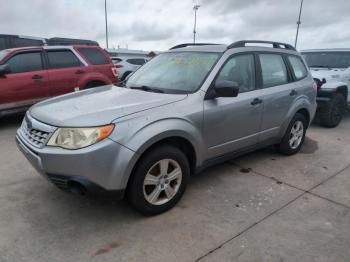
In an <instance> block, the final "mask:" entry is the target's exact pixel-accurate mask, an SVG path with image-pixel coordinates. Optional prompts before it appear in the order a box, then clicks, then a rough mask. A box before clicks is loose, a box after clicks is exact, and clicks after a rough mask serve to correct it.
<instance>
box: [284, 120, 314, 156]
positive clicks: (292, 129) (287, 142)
mask: <svg viewBox="0 0 350 262" xmlns="http://www.w3.org/2000/svg"><path fill="white" fill-rule="evenodd" d="M307 124H308V123H307V121H306V119H305V117H304V116H303V115H302V114H300V113H296V114H295V116H294V117H293V119H292V121H291V122H290V123H289V126H288V128H287V130H286V133H285V134H284V136H283V138H282V141H281V143H280V144H279V145H278V151H279V152H280V153H281V154H283V155H294V154H296V153H298V152H299V150H300V148H301V146H302V145H303V143H304V140H305V133H306V129H307ZM298 125H302V130H301V129H298ZM296 134H298V135H296ZM296 137H298V139H296ZM292 139H295V140H294V142H292Z"/></svg>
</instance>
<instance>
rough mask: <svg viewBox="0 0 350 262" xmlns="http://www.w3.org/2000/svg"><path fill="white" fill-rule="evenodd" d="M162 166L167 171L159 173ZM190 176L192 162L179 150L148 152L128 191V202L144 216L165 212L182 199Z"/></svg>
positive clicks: (137, 166) (157, 149) (137, 168)
mask: <svg viewBox="0 0 350 262" xmlns="http://www.w3.org/2000/svg"><path fill="white" fill-rule="evenodd" d="M161 165H162V166H163V167H164V168H163V169H164V170H167V171H166V172H161V171H160V170H161ZM166 166H167V168H165V167H166ZM172 171H174V172H172ZM179 172H181V175H180V174H179ZM171 174H172V178H173V180H171V178H170V175H171ZM175 174H177V176H176V178H174V177H175ZM166 175H167V176H166ZM189 176H190V166H189V162H188V159H187V157H186V155H185V154H184V153H183V152H182V151H181V150H180V149H178V148H176V147H174V146H170V145H163V146H159V147H156V148H154V149H152V150H151V151H149V152H147V153H146V155H144V156H143V157H142V158H141V159H140V161H139V162H138V164H137V165H136V168H135V170H134V172H133V174H132V177H131V179H130V181H129V184H128V188H127V197H128V200H129V202H130V203H131V205H132V206H133V207H134V208H135V209H136V210H138V211H139V212H141V213H142V214H144V215H157V214H160V213H163V212H165V211H167V210H169V209H171V208H172V207H173V206H175V205H176V203H177V202H178V201H179V200H180V199H181V197H182V195H183V194H184V192H185V190H186V186H187V183H188V179H189ZM146 177H147V181H148V182H146Z"/></svg>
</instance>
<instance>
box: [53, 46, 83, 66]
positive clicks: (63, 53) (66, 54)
mask: <svg viewBox="0 0 350 262" xmlns="http://www.w3.org/2000/svg"><path fill="white" fill-rule="evenodd" d="M47 56H48V59H49V66H50V68H51V69H55V68H66V67H76V66H81V65H82V63H81V62H80V61H79V59H78V58H77V57H76V56H75V54H73V52H72V51H70V50H55V51H47Z"/></svg>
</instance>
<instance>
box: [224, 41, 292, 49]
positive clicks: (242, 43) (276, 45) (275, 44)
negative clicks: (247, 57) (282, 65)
mask: <svg viewBox="0 0 350 262" xmlns="http://www.w3.org/2000/svg"><path fill="white" fill-rule="evenodd" d="M255 43H256V44H271V45H272V47H273V48H284V49H288V50H293V51H296V49H295V47H294V46H292V45H290V44H286V43H280V42H274V41H261V40H242V41H238V42H234V43H232V44H230V45H229V46H228V47H227V49H231V48H237V47H245V46H246V44H255Z"/></svg>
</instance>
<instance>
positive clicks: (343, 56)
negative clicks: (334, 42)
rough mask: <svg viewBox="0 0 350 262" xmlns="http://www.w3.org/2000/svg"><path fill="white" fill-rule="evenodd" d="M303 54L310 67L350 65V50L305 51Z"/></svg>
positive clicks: (342, 66)
mask: <svg viewBox="0 0 350 262" xmlns="http://www.w3.org/2000/svg"><path fill="white" fill-rule="evenodd" d="M303 56H304V58H305V60H306V62H307V64H308V65H309V67H326V68H348V67H350V52H312V53H311V52H310V53H303Z"/></svg>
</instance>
